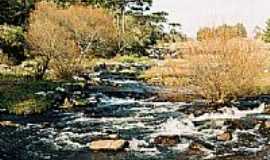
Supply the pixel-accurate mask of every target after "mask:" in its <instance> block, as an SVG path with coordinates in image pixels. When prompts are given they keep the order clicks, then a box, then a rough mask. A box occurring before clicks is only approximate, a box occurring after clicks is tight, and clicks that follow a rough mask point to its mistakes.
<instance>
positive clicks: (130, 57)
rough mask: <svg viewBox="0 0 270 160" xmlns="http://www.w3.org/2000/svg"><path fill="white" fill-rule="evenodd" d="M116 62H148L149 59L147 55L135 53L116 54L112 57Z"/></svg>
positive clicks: (149, 61)
mask: <svg viewBox="0 0 270 160" xmlns="http://www.w3.org/2000/svg"><path fill="white" fill-rule="evenodd" d="M113 60H115V61H116V62H120V63H142V64H150V63H151V60H150V59H149V58H148V57H144V56H137V55H123V56H120V55H117V56H116V57H114V59H113Z"/></svg>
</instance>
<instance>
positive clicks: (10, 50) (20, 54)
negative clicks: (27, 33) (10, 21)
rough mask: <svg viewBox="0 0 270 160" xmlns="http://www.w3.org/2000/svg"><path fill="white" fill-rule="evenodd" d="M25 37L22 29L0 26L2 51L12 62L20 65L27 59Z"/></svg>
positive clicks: (0, 46) (0, 47)
mask: <svg viewBox="0 0 270 160" xmlns="http://www.w3.org/2000/svg"><path fill="white" fill-rule="evenodd" d="M24 46H25V37H24V32H23V29H22V27H19V26H9V25H0V49H1V50H2V51H3V53H1V54H5V55H6V56H8V57H9V59H11V60H12V62H15V63H18V62H20V61H21V60H23V59H24V58H25V55H24Z"/></svg>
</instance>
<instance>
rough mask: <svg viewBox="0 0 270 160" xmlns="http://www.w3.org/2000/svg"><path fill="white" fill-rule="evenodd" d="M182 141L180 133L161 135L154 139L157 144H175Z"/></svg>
mask: <svg viewBox="0 0 270 160" xmlns="http://www.w3.org/2000/svg"><path fill="white" fill-rule="evenodd" d="M179 142H180V137H179V136H178V135H160V136H158V137H156V138H155V139H154V143H155V144H159V145H165V146H174V145H176V144H178V143H179Z"/></svg>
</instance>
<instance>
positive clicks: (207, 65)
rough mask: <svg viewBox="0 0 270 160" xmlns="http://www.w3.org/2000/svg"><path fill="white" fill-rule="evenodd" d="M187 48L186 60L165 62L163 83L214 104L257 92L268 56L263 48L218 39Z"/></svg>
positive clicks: (193, 43) (233, 40) (248, 41)
mask: <svg viewBox="0 0 270 160" xmlns="http://www.w3.org/2000/svg"><path fill="white" fill-rule="evenodd" d="M187 46H188V47H189V48H188V49H187V50H186V53H184V59H176V60H174V61H165V64H164V65H163V69H162V70H164V73H165V74H163V76H160V77H161V80H158V82H159V83H162V84H164V85H165V86H170V87H174V88H181V87H183V88H186V89H188V90H191V91H192V92H193V94H194V95H196V96H200V97H202V98H204V99H207V100H209V101H211V102H217V101H220V102H225V101H230V100H232V99H235V98H238V97H242V96H248V95H251V94H254V93H255V92H256V82H257V81H258V80H259V78H260V75H261V73H263V69H264V58H265V55H266V51H265V50H264V49H261V47H260V45H259V44H257V43H256V42H254V41H251V40H247V39H230V40H224V39H219V38H216V39H211V40H206V41H202V42H191V43H190V44H189V45H187ZM155 70H156V71H155ZM151 72H154V73H159V71H158V70H157V69H156V68H152V69H150V71H148V72H147V75H149V73H151ZM150 75H151V74H150ZM150 77H151V78H152V77H153V76H150Z"/></svg>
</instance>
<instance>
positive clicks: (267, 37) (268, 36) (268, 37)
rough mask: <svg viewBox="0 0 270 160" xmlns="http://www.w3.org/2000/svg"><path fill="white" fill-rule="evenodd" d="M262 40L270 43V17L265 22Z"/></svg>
mask: <svg viewBox="0 0 270 160" xmlns="http://www.w3.org/2000/svg"><path fill="white" fill-rule="evenodd" d="M263 40H264V41H265V42H267V43H270V19H268V20H267V22H266V29H265V31H264V34H263Z"/></svg>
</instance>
